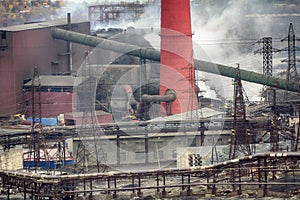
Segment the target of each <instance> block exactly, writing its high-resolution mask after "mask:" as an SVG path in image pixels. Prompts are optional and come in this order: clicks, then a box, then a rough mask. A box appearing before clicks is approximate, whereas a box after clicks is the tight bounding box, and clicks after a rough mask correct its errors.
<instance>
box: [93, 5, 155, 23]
mask: <svg viewBox="0 0 300 200" xmlns="http://www.w3.org/2000/svg"><path fill="white" fill-rule="evenodd" d="M151 3H152V1H148V2H144V3H141V2H138V1H137V2H120V3H104V4H97V5H90V6H88V17H89V21H90V22H91V27H92V28H95V27H97V26H101V25H103V24H109V23H111V22H116V21H122V20H126V21H136V20H138V18H139V17H140V16H141V15H142V14H143V13H144V12H145V7H146V6H148V5H149V4H151Z"/></svg>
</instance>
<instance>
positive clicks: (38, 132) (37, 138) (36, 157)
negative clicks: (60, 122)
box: [25, 68, 49, 172]
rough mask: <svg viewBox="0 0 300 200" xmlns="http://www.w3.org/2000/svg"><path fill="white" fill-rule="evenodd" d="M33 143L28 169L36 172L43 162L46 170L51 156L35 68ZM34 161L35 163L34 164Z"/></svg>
mask: <svg viewBox="0 0 300 200" xmlns="http://www.w3.org/2000/svg"><path fill="white" fill-rule="evenodd" d="M31 98H32V99H31V111H32V113H31V114H32V124H31V132H32V134H31V141H30V142H29V151H28V157H27V158H26V159H27V160H28V161H29V162H28V166H25V167H27V168H28V169H30V168H31V167H33V168H34V170H35V172H36V171H37V169H38V168H40V167H41V162H42V161H43V162H44V163H45V164H44V167H45V168H46V169H49V168H47V166H49V155H48V153H47V149H46V148H47V145H46V142H45V135H44V132H43V126H42V103H41V80H40V77H39V72H38V70H37V68H34V72H33V76H32V82H31ZM32 161H33V163H32Z"/></svg>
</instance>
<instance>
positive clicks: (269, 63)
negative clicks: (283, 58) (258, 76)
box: [254, 37, 278, 102]
mask: <svg viewBox="0 0 300 200" xmlns="http://www.w3.org/2000/svg"><path fill="white" fill-rule="evenodd" d="M256 43H258V44H261V43H262V44H263V48H262V49H259V50H256V51H254V54H256V53H260V54H262V55H263V59H262V65H263V66H262V67H263V74H264V75H266V76H272V75H273V52H278V49H274V48H273V47H272V38H271V37H263V38H262V39H260V40H258V41H257V42H256ZM270 91H272V92H274V91H275V90H273V89H271V88H269V87H266V86H264V87H263V95H262V96H265V102H269V101H270V100H271V98H272V97H273V96H274V95H272V94H270ZM273 101H275V99H273Z"/></svg>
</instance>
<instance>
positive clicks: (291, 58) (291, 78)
mask: <svg viewBox="0 0 300 200" xmlns="http://www.w3.org/2000/svg"><path fill="white" fill-rule="evenodd" d="M296 40H297V41H299V39H297V38H296V36H295V33H294V28H293V24H292V23H290V26H289V32H288V36H287V37H285V38H284V39H282V40H281V41H288V46H287V47H286V48H284V49H281V50H280V51H287V52H288V58H286V59H284V60H282V61H281V62H287V63H288V68H287V72H286V82H287V83H297V82H298V81H299V77H298V73H297V68H296V61H298V62H299V59H296V51H299V50H300V48H299V47H296ZM287 96H288V93H287V92H286V95H285V98H286V99H287Z"/></svg>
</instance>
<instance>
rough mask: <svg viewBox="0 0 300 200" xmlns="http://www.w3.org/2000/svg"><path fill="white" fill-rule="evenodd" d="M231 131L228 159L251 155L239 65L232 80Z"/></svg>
mask: <svg viewBox="0 0 300 200" xmlns="http://www.w3.org/2000/svg"><path fill="white" fill-rule="evenodd" d="M233 101H234V105H233V129H232V137H231V141H230V152H229V159H234V158H236V157H239V156H240V155H241V154H239V155H238V153H242V155H251V154H252V152H251V147H250V143H252V141H251V135H250V133H249V131H248V127H247V126H248V124H247V121H246V104H245V99H244V94H243V86H242V81H241V76H240V68H239V65H238V67H237V69H236V78H235V79H234V97H233Z"/></svg>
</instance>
